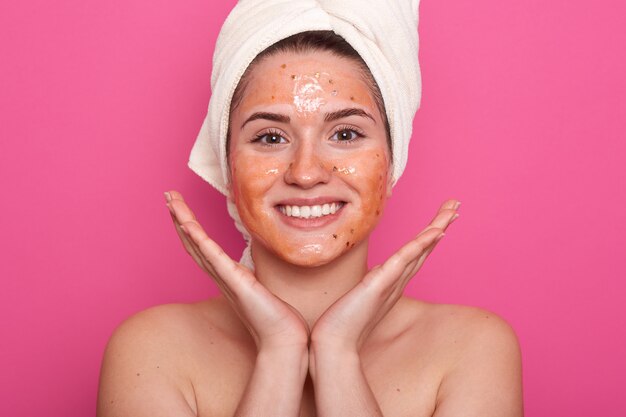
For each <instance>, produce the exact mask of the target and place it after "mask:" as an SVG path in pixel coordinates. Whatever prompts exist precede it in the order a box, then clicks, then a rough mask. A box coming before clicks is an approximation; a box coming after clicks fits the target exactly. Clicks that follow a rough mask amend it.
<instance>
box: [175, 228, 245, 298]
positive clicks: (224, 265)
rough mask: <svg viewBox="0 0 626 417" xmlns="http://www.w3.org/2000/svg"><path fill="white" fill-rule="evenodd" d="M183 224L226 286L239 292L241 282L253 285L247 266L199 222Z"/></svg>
mask: <svg viewBox="0 0 626 417" xmlns="http://www.w3.org/2000/svg"><path fill="white" fill-rule="evenodd" d="M182 226H183V227H184V230H186V231H187V233H188V235H189V236H190V237H191V239H192V241H193V242H194V243H195V244H196V245H197V246H198V248H199V250H200V253H201V254H202V255H203V257H204V259H206V261H207V263H208V264H209V265H210V266H211V267H212V268H213V270H214V271H215V272H216V274H217V275H218V276H219V278H220V280H221V281H223V282H224V283H225V285H226V286H228V287H230V288H231V289H233V291H234V292H238V291H237V290H239V289H241V284H248V285H252V284H253V283H254V281H255V280H254V279H253V276H252V274H249V273H243V272H245V271H244V269H245V268H244V267H243V266H241V265H240V264H239V263H237V262H235V261H233V260H232V259H231V258H230V257H229V256H228V255H227V254H226V252H224V250H223V249H222V248H221V247H220V246H219V245H218V244H217V243H215V242H214V241H213V240H212V239H211V238H210V237H209V236H208V235H207V234H206V232H205V231H204V230H203V229H202V227H201V226H200V225H199V224H198V223H197V222H195V221H189V222H186V223H183V224H182Z"/></svg>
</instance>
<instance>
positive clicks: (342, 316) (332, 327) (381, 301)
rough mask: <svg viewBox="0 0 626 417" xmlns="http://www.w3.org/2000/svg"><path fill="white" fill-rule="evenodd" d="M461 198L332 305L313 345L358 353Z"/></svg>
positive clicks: (447, 204)
mask: <svg viewBox="0 0 626 417" xmlns="http://www.w3.org/2000/svg"><path fill="white" fill-rule="evenodd" d="M459 205H460V203H459V202H458V201H457V200H448V201H446V202H445V203H444V204H443V205H442V206H441V208H440V209H439V212H438V213H437V215H436V216H435V218H434V219H433V221H432V222H431V223H430V225H428V227H426V228H425V229H424V230H423V231H422V232H421V233H420V234H419V235H418V236H417V237H416V238H415V239H413V240H411V241H410V242H408V243H407V244H406V245H404V246H403V247H402V248H401V249H400V250H398V251H397V252H396V253H394V254H393V255H392V256H391V257H390V258H389V259H387V261H385V263H383V264H382V265H378V266H376V267H374V268H372V269H371V270H370V271H369V272H368V273H367V274H366V275H365V277H363V279H362V280H361V282H359V283H358V284H357V285H356V286H355V287H354V288H353V289H351V290H350V291H348V292H347V293H346V294H345V295H344V296H342V297H341V298H340V299H338V300H337V301H336V302H335V303H334V304H332V305H331V306H330V307H329V308H328V310H326V312H324V314H322V316H321V317H320V318H319V319H318V320H317V322H316V323H315V325H314V326H313V329H312V331H311V348H313V351H315V349H319V348H322V349H327V348H331V349H341V350H342V351H348V352H357V353H358V351H359V350H360V348H361V347H362V346H363V343H364V341H365V340H366V339H367V337H368V335H369V334H370V332H371V331H372V329H374V327H376V325H377V324H378V323H379V322H380V321H381V320H382V318H383V317H384V316H385V315H386V314H387V313H388V312H389V310H391V308H392V307H393V306H394V305H395V304H396V302H397V301H398V300H399V299H400V297H401V296H402V293H403V291H404V288H405V287H406V285H407V284H408V282H409V280H410V279H411V278H412V277H413V276H414V275H415V274H416V273H417V271H418V270H419V269H420V267H421V266H422V264H423V263H424V261H425V260H426V257H427V256H428V255H429V254H430V252H432V250H433V249H434V248H435V245H436V244H437V242H438V241H439V240H440V239H441V237H443V232H444V231H445V230H446V228H447V227H448V225H450V223H452V221H454V219H456V217H457V216H458V214H457V212H456V211H457V209H458V206H459Z"/></svg>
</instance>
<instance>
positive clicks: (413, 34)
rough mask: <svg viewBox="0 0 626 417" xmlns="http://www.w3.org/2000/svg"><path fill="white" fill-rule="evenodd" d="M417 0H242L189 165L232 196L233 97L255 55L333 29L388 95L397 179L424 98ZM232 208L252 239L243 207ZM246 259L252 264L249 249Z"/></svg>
mask: <svg viewBox="0 0 626 417" xmlns="http://www.w3.org/2000/svg"><path fill="white" fill-rule="evenodd" d="M418 6H419V0H367V1H363V0H239V2H238V3H237V5H236V6H235V8H234V9H233V10H232V11H231V13H230V15H229V16H228V18H227V19H226V21H225V22H224V25H223V26H222V29H221V31H220V34H219V36H218V39H217V43H216V46H215V53H214V56H213V70H212V75H211V91H212V93H211V99H210V102H209V110H208V113H207V116H206V118H205V119H204V122H203V124H202V127H201V128H200V133H199V134H198V137H197V139H196V142H195V144H194V146H193V148H192V150H191V155H190V157H189V167H190V168H191V169H192V170H193V171H194V172H195V173H197V174H198V175H200V176H201V177H202V178H203V179H205V180H206V181H208V182H209V183H210V184H211V185H213V186H214V187H215V188H216V189H218V190H219V191H220V192H221V193H223V194H224V195H226V196H227V197H229V172H228V164H227V160H226V134H227V132H228V123H229V111H230V103H231V99H232V96H233V93H234V91H235V88H236V87H237V84H238V83H239V80H240V79H241V77H242V75H243V74H244V72H245V70H246V69H247V68H248V65H249V64H250V63H251V62H252V60H253V59H254V58H255V57H256V56H257V55H258V54H259V53H260V52H262V51H263V50H264V49H266V48H267V47H269V46H271V45H273V44H274V43H276V42H278V41H280V40H282V39H285V38H287V37H289V36H291V35H295V34H297V33H301V32H306V31H312V30H330V31H333V32H335V33H336V34H338V35H340V36H341V37H343V38H344V39H345V40H346V41H347V42H348V43H349V44H350V45H351V46H352V47H353V48H354V49H355V50H356V51H357V52H358V53H359V55H360V56H361V58H363V60H364V61H365V63H366V64H367V66H368V68H369V69H370V71H371V73H372V75H373V77H374V79H375V80H376V83H377V84H378V86H379V88H380V91H381V93H382V96H383V101H384V104H385V111H386V113H387V118H388V120H389V127H390V131H391V141H392V148H393V174H392V175H393V184H395V182H396V181H397V180H398V179H399V178H400V176H401V175H402V172H403V171H404V168H405V166H406V161H407V156H408V147H409V140H410V138H411V131H412V126H413V118H414V117H415V112H416V111H417V109H418V107H419V103H420V99H421V90H422V85H421V76H420V68H419V61H418V33H417V25H418ZM228 204H229V213H230V214H231V216H232V217H233V218H234V219H235V223H236V224H237V228H238V229H239V230H240V231H241V232H242V233H243V234H244V237H245V238H246V240H247V241H249V239H250V236H249V235H248V234H247V231H246V230H245V228H244V227H243V225H242V224H241V220H240V218H239V215H238V213H237V210H236V208H235V206H234V204H233V203H232V201H230V199H229V202H228ZM242 263H244V264H247V265H248V266H252V264H251V258H250V252H249V250H247V251H246V252H245V253H244V258H242Z"/></svg>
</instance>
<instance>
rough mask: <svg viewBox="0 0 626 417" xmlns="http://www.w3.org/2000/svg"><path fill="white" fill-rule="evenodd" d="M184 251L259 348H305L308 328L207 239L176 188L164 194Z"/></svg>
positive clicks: (243, 268) (286, 306)
mask: <svg viewBox="0 0 626 417" xmlns="http://www.w3.org/2000/svg"><path fill="white" fill-rule="evenodd" d="M165 199H166V200H167V206H168V208H169V210H170V214H171V216H172V220H173V221H174V226H175V227H176V232H177V233H178V236H179V237H180V240H181V241H182V243H183V245H184V246H185V250H186V251H187V253H189V255H191V257H192V258H193V259H194V260H195V261H196V263H197V264H198V265H199V266H200V268H202V269H203V270H204V271H205V272H206V273H208V274H209V275H210V276H211V277H213V280H214V281H215V283H216V284H217V286H218V287H219V289H220V291H221V293H222V294H223V295H224V297H226V299H227V300H228V301H229V303H230V305H231V306H232V308H233V309H234V310H235V311H236V312H237V314H238V315H239V317H240V318H241V320H242V321H243V323H244V325H245V326H246V327H247V328H248V330H249V331H250V334H251V335H252V337H253V338H254V341H255V343H256V345H257V349H258V350H259V351H262V350H264V351H272V350H280V349H284V348H305V349H306V347H307V344H308V338H309V328H308V325H307V324H306V321H305V320H304V318H303V317H302V315H301V314H300V313H299V312H298V311H297V310H296V309H295V308H293V307H292V306H291V305H289V304H287V303H286V302H284V301H283V300H281V299H279V298H278V297H276V296H275V295H274V294H272V293H271V292H270V291H269V290H268V289H267V288H266V287H264V286H263V284H261V283H260V282H259V281H258V280H257V279H256V277H255V276H254V274H253V273H252V271H250V269H248V268H247V267H245V266H243V265H241V264H240V263H238V262H235V261H233V260H232V259H231V258H230V257H229V256H228V255H227V254H226V253H225V252H224V251H223V250H222V248H220V247H219V246H218V245H217V244H216V243H215V242H214V241H213V240H211V239H210V238H209V237H208V236H207V234H206V232H205V231H204V229H203V228H202V226H200V224H199V223H198V221H197V219H196V217H195V215H194V214H193V212H192V211H191V209H190V208H189V207H188V206H187V204H186V203H185V201H184V200H183V196H182V195H181V194H180V193H178V192H177V191H169V192H166V193H165Z"/></svg>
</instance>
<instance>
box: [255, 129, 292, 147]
mask: <svg viewBox="0 0 626 417" xmlns="http://www.w3.org/2000/svg"><path fill="white" fill-rule="evenodd" d="M253 142H259V143H261V144H262V145H267V146H272V145H280V144H283V143H287V139H285V138H284V137H282V136H281V135H279V134H277V133H271V132H270V133H264V134H261V135H258V136H257V137H256V138H255V139H254V140H253Z"/></svg>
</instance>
